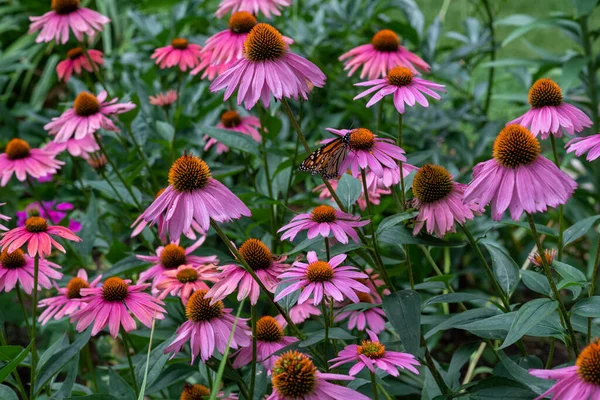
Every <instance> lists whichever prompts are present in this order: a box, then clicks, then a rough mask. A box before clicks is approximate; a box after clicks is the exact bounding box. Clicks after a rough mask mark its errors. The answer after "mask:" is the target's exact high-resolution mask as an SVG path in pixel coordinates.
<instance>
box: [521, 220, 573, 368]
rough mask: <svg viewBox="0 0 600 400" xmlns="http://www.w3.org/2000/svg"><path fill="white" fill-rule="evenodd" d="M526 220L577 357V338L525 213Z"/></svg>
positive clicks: (540, 243)
mask: <svg viewBox="0 0 600 400" xmlns="http://www.w3.org/2000/svg"><path fill="white" fill-rule="evenodd" d="M527 220H528V221H529V226H530V228H531V235H532V236H533V240H534V242H535V245H536V247H537V251H538V253H539V254H541V255H542V256H541V257H540V260H541V262H542V267H543V268H544V273H545V274H546V279H548V283H549V284H550V288H551V289H552V293H553V294H554V297H555V298H556V301H558V310H559V312H560V314H561V315H562V317H563V319H564V323H565V327H566V328H567V332H568V333H569V336H570V337H571V343H570V344H571V347H572V348H573V351H574V353H575V356H577V354H579V346H578V344H577V336H575V331H574V330H573V326H572V325H571V319H570V318H569V314H568V313H567V309H566V308H565V305H564V303H563V301H562V299H561V297H560V293H559V292H558V288H557V287H556V283H555V282H554V278H553V277H552V271H551V270H550V266H549V265H548V261H547V260H546V257H544V256H543V255H544V248H543V247H542V242H541V241H540V237H539V235H538V233H537V229H536V228H535V222H534V221H533V217H532V216H531V214H529V213H527Z"/></svg>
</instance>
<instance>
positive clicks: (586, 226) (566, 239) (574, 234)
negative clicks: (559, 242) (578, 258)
mask: <svg viewBox="0 0 600 400" xmlns="http://www.w3.org/2000/svg"><path fill="white" fill-rule="evenodd" d="M599 219H600V215H594V216H592V217H587V218H584V219H582V220H581V221H577V222H576V223H575V224H574V225H572V226H570V227H569V228H567V229H565V232H564V234H563V248H565V247H567V246H568V245H569V244H571V243H573V242H574V241H576V240H577V239H579V238H580V237H582V236H583V235H585V234H586V233H587V232H588V231H589V230H590V229H592V227H593V226H594V224H595V223H596V222H597V221H598V220H599Z"/></svg>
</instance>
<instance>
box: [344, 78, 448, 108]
mask: <svg viewBox="0 0 600 400" xmlns="http://www.w3.org/2000/svg"><path fill="white" fill-rule="evenodd" d="M354 86H372V87H371V88H370V89H367V90H365V91H364V92H362V93H361V94H359V95H358V96H356V97H354V100H358V99H360V98H362V97H365V96H367V95H369V94H371V93H373V92H376V93H375V95H374V96H373V97H371V100H369V102H368V103H367V108H368V107H371V106H372V105H374V104H376V103H378V102H379V100H381V99H383V98H384V97H385V96H387V95H393V96H394V106H395V107H396V110H398V112H399V113H400V114H404V104H405V103H406V104H407V105H408V106H410V107H412V106H414V105H415V103H419V104H420V105H422V106H423V107H429V102H428V101H427V98H426V97H425V96H423V94H426V95H429V96H431V97H433V98H434V99H436V100H439V99H440V98H441V97H440V95H439V94H437V93H436V92H434V90H439V91H440V92H445V91H446V90H445V89H444V87H445V86H444V85H440V84H437V83H434V82H431V81H428V80H425V79H422V78H418V77H416V76H414V74H413V73H412V72H411V70H410V69H408V68H406V67H394V68H392V69H390V70H389V71H388V73H387V76H386V77H385V78H382V79H374V80H369V81H366V82H359V83H355V84H354Z"/></svg>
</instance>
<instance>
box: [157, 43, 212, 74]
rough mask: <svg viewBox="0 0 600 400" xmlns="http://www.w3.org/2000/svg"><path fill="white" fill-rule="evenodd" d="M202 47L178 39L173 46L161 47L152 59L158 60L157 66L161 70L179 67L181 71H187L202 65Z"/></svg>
mask: <svg viewBox="0 0 600 400" xmlns="http://www.w3.org/2000/svg"><path fill="white" fill-rule="evenodd" d="M200 50H202V47H201V46H200V45H198V44H194V43H188V41H187V39H183V38H176V39H173V40H172V41H171V44H170V45H168V46H165V47H159V48H158V49H156V50H154V53H153V54H152V56H151V57H150V58H151V59H153V60H154V59H156V64H157V65H158V66H159V67H160V69H165V68H171V67H175V66H179V69H180V70H181V71H182V72H183V71H187V70H188V69H193V68H194V67H196V66H198V64H200V60H201V59H202V54H201V53H200Z"/></svg>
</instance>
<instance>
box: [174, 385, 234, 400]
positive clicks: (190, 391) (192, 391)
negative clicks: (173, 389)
mask: <svg viewBox="0 0 600 400" xmlns="http://www.w3.org/2000/svg"><path fill="white" fill-rule="evenodd" d="M209 397H210V389H209V388H207V387H206V386H204V385H200V384H197V383H196V384H194V385H190V384H189V383H186V384H184V385H183V391H182V392H181V397H180V400H200V399H208V398H209ZM216 398H217V399H219V400H238V396H237V394H235V393H230V394H225V393H224V392H217V397H216Z"/></svg>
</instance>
